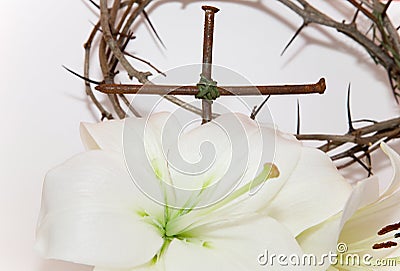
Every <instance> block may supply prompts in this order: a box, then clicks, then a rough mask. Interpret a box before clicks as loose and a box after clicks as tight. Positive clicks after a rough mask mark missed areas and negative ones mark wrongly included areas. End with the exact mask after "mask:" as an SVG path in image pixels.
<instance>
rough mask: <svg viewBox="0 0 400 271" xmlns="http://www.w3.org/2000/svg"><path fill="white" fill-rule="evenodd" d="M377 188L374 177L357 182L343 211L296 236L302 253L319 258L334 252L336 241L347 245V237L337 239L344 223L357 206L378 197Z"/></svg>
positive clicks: (314, 268)
mask: <svg viewBox="0 0 400 271" xmlns="http://www.w3.org/2000/svg"><path fill="white" fill-rule="evenodd" d="M378 188H379V182H378V178H376V177H372V178H368V179H366V180H364V181H361V182H358V183H357V185H356V186H355V187H354V190H353V192H352V194H351V196H350V197H349V199H348V201H347V203H346V206H345V207H344V211H343V213H340V214H337V215H335V216H333V217H331V218H329V219H327V220H326V221H324V222H322V223H320V224H318V225H316V226H314V227H311V228H309V229H307V230H306V231H304V232H302V233H301V234H300V235H299V236H298V237H297V241H298V242H299V244H300V246H301V247H302V249H303V251H304V253H307V254H313V255H316V256H317V258H321V257H322V255H323V254H328V253H336V248H337V244H338V242H344V243H345V244H346V245H348V244H349V243H350V242H349V241H348V240H347V239H343V240H341V241H338V240H339V236H340V233H341V232H342V228H343V226H344V224H345V223H346V222H347V221H348V220H349V219H350V218H351V217H352V216H353V214H354V213H355V212H356V211H357V209H358V208H360V207H362V206H365V205H366V204H368V203H370V202H372V201H374V200H375V199H376V198H377V197H378V195H377V191H378ZM357 230H360V229H357ZM328 266H329V262H327V261H326V262H325V265H322V266H315V267H313V269H312V270H326V268H327V267H328Z"/></svg>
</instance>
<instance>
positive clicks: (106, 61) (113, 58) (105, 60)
mask: <svg viewBox="0 0 400 271" xmlns="http://www.w3.org/2000/svg"><path fill="white" fill-rule="evenodd" d="M89 1H90V3H91V4H93V6H95V7H96V8H97V9H98V10H99V12H100V15H99V22H98V23H97V24H96V25H94V27H93V29H92V31H91V33H90V35H89V38H88V40H87V41H86V43H85V44H84V49H85V62H84V78H90V74H89V67H90V57H91V55H92V44H93V43H94V41H95V38H96V35H97V34H99V35H98V36H99V38H100V44H99V46H97V49H98V56H99V62H100V67H101V71H102V75H103V80H102V82H104V83H107V84H112V83H114V77H115V75H116V74H117V73H118V71H116V68H117V67H118V65H120V66H121V67H122V68H123V69H124V70H125V71H126V72H127V73H128V75H129V77H130V78H131V79H132V78H135V79H137V80H138V81H139V82H140V83H142V84H145V83H146V84H151V82H150V81H149V79H148V77H149V76H151V75H152V74H151V72H149V71H139V70H137V69H136V68H135V67H134V66H133V65H132V64H131V63H130V62H129V61H128V59H127V56H129V57H132V58H134V59H137V60H139V61H142V62H144V63H146V64H147V65H149V66H150V67H151V68H153V69H154V70H156V72H158V73H161V74H162V72H161V71H160V70H159V69H157V68H156V67H155V66H154V65H152V64H151V63H150V62H148V61H146V60H143V59H142V58H139V57H136V56H134V55H132V54H130V53H129V52H126V51H125V48H126V47H127V45H128V43H129V42H130V40H132V39H133V35H132V33H131V29H132V26H133V25H134V23H135V21H136V20H137V18H138V16H139V15H140V14H143V15H144V16H145V18H146V20H147V21H148V23H149V24H150V25H151V26H152V23H151V21H150V18H149V16H148V15H147V13H145V12H146V11H145V8H146V7H147V5H148V4H149V3H150V2H151V0H125V1H121V0H115V1H113V4H112V7H111V8H110V7H108V6H107V0H100V3H99V4H97V3H95V2H94V1H91V0H89ZM152 29H153V31H155V28H154V27H153V26H152ZM156 36H157V37H159V35H158V34H157V33H156ZM160 42H161V43H162V41H160ZM162 44H163V43H162ZM85 89H86V94H87V95H88V96H89V98H90V99H91V101H92V102H93V103H94V105H95V106H96V107H97V109H98V110H99V111H100V113H101V119H102V120H103V119H105V118H106V119H112V118H113V115H112V114H111V113H110V112H108V111H107V109H106V108H105V107H104V106H103V104H102V103H101V102H100V101H99V100H98V99H97V98H96V96H95V95H94V93H93V90H92V86H91V84H90V81H89V80H85ZM107 96H108V98H109V101H110V102H111V104H112V106H113V109H114V111H115V113H116V114H117V116H118V117H119V118H124V117H126V115H127V113H126V112H125V110H124V109H123V108H122V106H121V101H122V103H123V104H125V106H126V110H128V111H130V113H132V114H133V115H135V116H139V113H138V112H137V111H136V110H135V109H134V108H133V106H132V105H131V104H129V99H128V98H127V97H126V96H124V95H115V94H110V95H107ZM163 97H164V98H165V99H167V100H169V101H170V102H172V103H174V104H176V105H178V106H181V107H182V108H185V109H187V110H189V111H191V112H194V113H196V114H199V115H200V114H201V110H200V109H199V108H196V107H194V106H192V105H190V104H188V103H186V102H184V101H182V100H180V99H179V98H177V97H174V96H171V95H166V96H163Z"/></svg>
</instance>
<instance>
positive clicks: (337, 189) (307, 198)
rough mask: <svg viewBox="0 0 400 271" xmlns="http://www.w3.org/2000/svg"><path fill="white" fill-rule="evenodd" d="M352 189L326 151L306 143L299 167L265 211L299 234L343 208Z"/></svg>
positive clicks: (295, 233)
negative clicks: (310, 146)
mask: <svg viewBox="0 0 400 271" xmlns="http://www.w3.org/2000/svg"><path fill="white" fill-rule="evenodd" d="M351 191H352V188H351V186H350V184H348V183H347V182H346V180H345V179H344V178H343V177H342V176H341V175H340V174H339V172H338V171H337V169H336V167H335V166H334V165H333V163H332V161H331V160H330V159H329V157H328V156H327V155H326V154H325V153H322V152H321V151H319V150H316V149H314V148H308V147H303V148H302V152H301V156H300V159H299V161H298V163H297V166H296V168H295V169H294V170H293V172H292V173H291V175H290V177H289V179H288V181H287V182H286V184H285V185H284V187H283V188H282V189H281V191H280V192H279V193H278V194H277V195H276V197H275V198H274V199H273V200H272V201H271V203H270V204H269V206H268V207H267V208H266V209H265V210H264V212H263V213H264V214H268V215H270V216H272V217H274V218H275V219H277V220H278V221H279V222H281V223H283V224H284V225H285V226H286V227H287V228H288V229H290V230H291V232H292V233H293V234H294V235H295V236H297V235H298V234H300V233H301V232H302V231H304V230H305V229H307V228H310V227H312V226H314V225H317V224H319V223H321V222H323V221H324V220H326V219H328V218H329V217H331V216H333V215H335V214H337V213H339V212H340V211H342V210H343V208H344V206H345V204H346V201H347V199H348V198H349V196H350V193H351Z"/></svg>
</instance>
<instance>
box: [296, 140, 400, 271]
mask: <svg viewBox="0 0 400 271" xmlns="http://www.w3.org/2000/svg"><path fill="white" fill-rule="evenodd" d="M381 148H382V150H383V151H384V152H385V153H386V155H388V157H389V158H390V161H391V164H392V167H393V169H394V174H393V178H392V181H391V182H390V184H389V185H388V186H387V187H386V188H385V189H383V191H382V192H381V193H380V192H379V180H378V178H377V177H371V178H368V179H366V180H364V181H360V182H358V183H357V185H356V186H355V188H354V190H353V193H352V195H351V196H350V198H349V200H348V202H347V204H346V207H345V209H344V211H343V213H342V214H340V215H336V216H334V217H332V218H330V219H328V220H327V221H324V222H323V223H321V224H319V225H316V226H314V227H312V228H310V229H308V230H306V231H305V232H303V233H302V234H300V235H299V237H298V238H297V239H298V241H299V243H300V245H301V246H302V247H303V249H304V251H305V253H312V254H314V255H316V256H317V258H318V259H321V255H322V254H326V253H328V252H332V253H334V254H337V257H335V259H334V260H333V262H332V265H330V266H329V262H328V261H327V260H326V261H325V265H323V266H322V265H321V266H318V267H317V266H316V267H314V269H313V270H332V271H333V270H349V271H350V270H374V271H375V270H390V271H393V270H400V267H398V266H399V265H400V262H399V261H398V260H397V263H396V259H395V257H398V256H400V246H399V244H400V242H399V241H400V239H398V238H399V237H400V234H399V232H400V157H399V155H398V154H397V153H396V152H395V151H394V150H392V149H391V148H390V147H389V146H387V145H386V144H385V143H382V144H381ZM396 239H397V240H396ZM396 266H397V267H396Z"/></svg>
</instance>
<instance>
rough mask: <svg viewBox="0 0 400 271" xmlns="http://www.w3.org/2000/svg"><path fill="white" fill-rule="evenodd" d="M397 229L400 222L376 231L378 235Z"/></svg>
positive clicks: (399, 226)
mask: <svg viewBox="0 0 400 271" xmlns="http://www.w3.org/2000/svg"><path fill="white" fill-rule="evenodd" d="M398 229H400V222H398V223H395V224H391V225H388V226H385V227H383V228H382V229H381V230H380V231H378V235H384V234H386V233H388V232H392V231H397V230H398Z"/></svg>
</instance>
